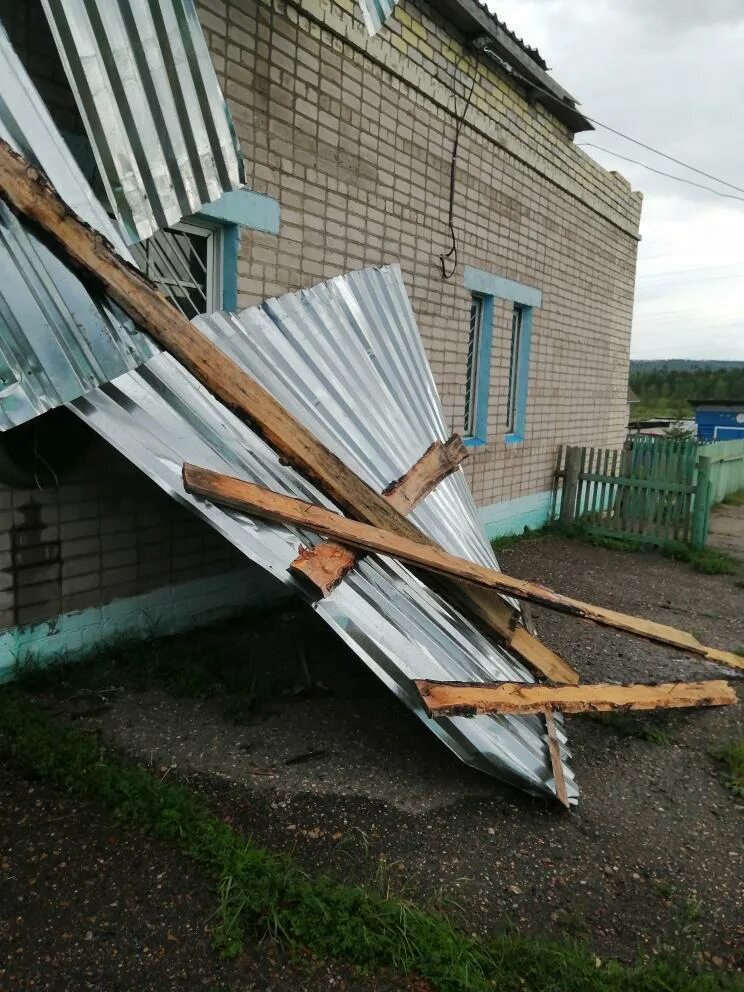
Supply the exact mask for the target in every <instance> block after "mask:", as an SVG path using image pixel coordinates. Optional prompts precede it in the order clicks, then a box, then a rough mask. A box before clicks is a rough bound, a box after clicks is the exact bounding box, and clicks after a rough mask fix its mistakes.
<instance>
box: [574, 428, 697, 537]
mask: <svg viewBox="0 0 744 992" xmlns="http://www.w3.org/2000/svg"><path fill="white" fill-rule="evenodd" d="M699 450H700V449H699V446H698V444H697V442H696V441H695V440H679V441H678V440H670V439H666V438H652V437H644V436H641V437H637V438H633V440H632V441H631V442H630V443H629V444H628V445H626V447H625V448H623V450H622V451H615V450H612V449H610V448H594V447H566V448H564V449H562V451H561V454H560V458H559V463H558V467H557V472H556V479H562V480H563V488H562V494H561V505H560V520H561V522H562V523H564V524H569V525H575V524H579V525H581V526H582V527H584V528H585V529H586V530H588V531H589V532H590V533H593V534H599V535H603V536H608V537H622V538H625V539H631V540H633V541H638V542H643V543H649V544H667V543H669V542H673V541H682V542H685V543H691V544H693V545H695V546H697V547H703V546H704V544H705V538H706V535H707V513H708V507H709V500H708V498H707V495H706V499H704V500H702V501H696V499H695V497H696V493H697V492H698V486H699V485H700V486H701V487H703V490H704V491H705V493H706V494H707V493H708V488H709V486H708V478H707V476H706V474H705V472H703V473H702V476H701V474H700V472H699V471H698V465H697V462H698V452H699Z"/></svg>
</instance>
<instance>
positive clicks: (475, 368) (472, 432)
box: [464, 293, 493, 447]
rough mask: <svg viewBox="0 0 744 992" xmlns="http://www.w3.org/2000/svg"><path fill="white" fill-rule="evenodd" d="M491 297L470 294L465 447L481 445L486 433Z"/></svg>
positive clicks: (484, 441)
mask: <svg viewBox="0 0 744 992" xmlns="http://www.w3.org/2000/svg"><path fill="white" fill-rule="evenodd" d="M492 334H493V297H492V296H483V295H481V294H479V293H473V295H472V297H471V299H470V332H469V337H468V357H467V370H466V378H465V417H464V421H465V444H468V445H470V446H471V447H474V446H477V445H480V444H485V443H486V435H487V433H488V387H489V382H490V378H491V336H492Z"/></svg>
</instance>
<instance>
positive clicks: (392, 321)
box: [72, 266, 578, 799]
mask: <svg viewBox="0 0 744 992" xmlns="http://www.w3.org/2000/svg"><path fill="white" fill-rule="evenodd" d="M195 323H196V324H197V325H198V326H199V327H200V328H201V329H202V331H204V332H205V333H207V334H208V335H209V336H210V337H211V338H212V339H213V340H214V341H215V342H216V343H217V344H218V345H219V346H220V347H221V348H222V349H223V350H224V351H225V352H226V353H227V354H229V355H230V356H231V357H233V358H234V359H235V360H236V361H237V362H238V363H239V364H240V365H242V366H243V367H244V368H245V369H246V370H247V371H248V372H249V373H250V374H251V375H252V376H254V377H255V378H256V379H257V380H259V381H260V382H261V383H262V384H263V385H264V386H265V387H266V388H267V389H269V391H270V392H272V393H273V394H274V395H275V396H276V397H277V398H278V399H279V400H280V401H281V402H282V403H283V404H285V405H286V406H287V407H288V408H289V409H291V410H292V412H294V413H295V414H296V415H297V416H298V417H299V418H300V419H301V420H302V421H303V422H304V423H305V424H306V425H307V426H308V427H309V428H310V429H311V430H312V431H313V432H314V433H316V435H318V436H319V438H320V439H321V440H322V441H323V442H324V443H325V444H327V445H328V447H330V448H331V449H332V450H333V451H334V452H335V453H336V454H338V455H339V456H340V457H341V458H342V459H343V460H344V461H345V462H346V463H347V464H348V465H350V466H351V467H352V468H354V470H355V471H357V472H358V473H359V474H360V475H361V476H362V477H363V478H364V479H365V480H366V481H367V482H369V483H370V484H371V485H373V486H375V487H376V488H378V489H382V488H383V487H384V486H385V485H387V483H388V482H390V481H392V480H393V479H396V478H398V477H399V476H400V475H402V474H403V473H404V472H405V471H406V470H407V469H408V468H409V467H410V465H411V464H412V463H413V462H414V461H415V460H416V459H417V458H418V457H419V456H420V455H421V454H422V453H423V451H424V450H425V448H427V447H428V446H429V444H430V443H431V441H432V440H434V439H435V438H440V439H442V440H443V439H445V438H446V437H447V435H448V431H447V429H446V425H445V423H444V418H443V414H442V409H441V404H440V402H439V398H438V396H437V392H436V388H435V386H434V382H433V379H432V376H431V372H430V370H429V367H428V363H427V362H426V358H425V355H424V352H423V348H422V345H421V341H420V338H419V336H418V330H417V328H416V324H415V321H414V318H413V314H412V312H411V309H410V304H409V303H408V299H407V296H406V293H405V288H404V286H403V282H402V279H401V276H400V271H399V269H398V268H397V266H394V267H387V268H384V269H371V270H365V271H363V272H357V273H352V274H350V275H347V276H342V277H338V278H336V279H333V280H330V281H329V282H328V283H324V284H322V285H320V286H317V287H315V288H313V289H311V290H306V291H301V292H300V293H296V294H288V295H286V296H284V297H282V298H281V299H277V300H270V301H268V302H266V303H264V304H263V305H262V306H261V307H254V308H251V309H250V310H246V311H244V312H243V313H241V314H240V316H239V317H237V316H235V315H233V314H215V315H212V316H211V317H209V318H204V317H201V318H197V319H196V321H195ZM72 409H73V410H75V412H76V413H78V415H79V416H81V417H82V418H83V419H85V420H86V421H87V422H88V423H89V424H90V425H91V426H92V427H94V428H95V429H96V430H97V431H98V432H99V433H100V434H102V435H103V436H104V437H105V438H106V439H107V440H108V441H110V442H111V443H112V444H113V445H115V446H116V447H117V448H118V449H119V451H121V452H122V453H123V454H125V455H126V456H127V457H128V458H129V459H130V460H131V461H132V462H134V464H136V465H137V466H139V467H140V468H141V469H142V470H143V471H144V472H146V473H147V474H148V475H149V476H150V477H151V478H152V479H153V480H154V481H155V482H157V484H158V485H160V486H161V487H162V488H163V489H164V490H165V491H166V492H168V493H169V494H170V495H171V496H173V497H174V498H175V499H176V500H178V501H179V502H181V503H183V504H185V505H187V506H189V507H191V508H192V509H193V510H195V511H196V512H197V513H198V514H199V515H200V516H202V517H203V518H204V519H205V520H206V521H207V522H208V523H209V524H210V525H211V526H213V527H215V528H216V529H217V530H218V531H219V532H220V533H222V534H223V535H224V536H225V537H226V538H227V539H228V540H229V541H231V543H232V544H233V545H234V546H235V547H236V548H238V549H239V550H240V551H242V552H243V553H244V554H246V555H247V556H248V557H249V558H250V559H251V560H253V561H255V562H257V563H258V564H260V565H262V566H263V567H264V568H266V569H267V570H268V571H269V572H271V573H272V574H273V575H275V576H276V577H277V578H278V579H279V580H280V581H282V582H283V583H285V584H287V585H289V586H292V587H293V588H295V589H297V591H298V592H300V594H302V595H305V596H306V595H307V593H306V591H305V590H304V589H303V588H302V587H301V586H299V585H298V584H297V583H296V581H295V580H294V579H293V578H292V577H291V576H290V574H289V573H288V572H287V568H288V566H289V565H290V563H291V562H292V561H293V559H294V558H295V557H296V555H297V550H298V547H299V545H300V544H304V545H308V546H309V545H313V544H314V543H316V542H317V540H318V538H317V536H316V535H313V534H310V533H305V532H302V531H301V530H299V529H295V528H289V527H283V526H279V525H277V524H270V523H266V522H264V521H260V520H258V519H254V518H251V517H247V516H245V515H244V514H240V513H236V512H234V511H231V510H229V509H225V508H220V507H217V506H214V505H212V504H210V503H209V502H207V501H205V500H202V499H199V498H198V497H193V496H190V495H189V494H187V493H185V492H184V490H183V485H182V481H181V466H182V463H183V462H184V461H189V462H193V463H195V464H198V465H204V466H206V467H208V468H212V469H215V470H216V471H221V472H226V473H229V474H232V475H236V476H239V477H240V478H243V479H247V480H249V481H251V482H255V483H257V484H259V485H262V486H265V487H268V488H270V489H273V490H275V491H277V492H281V493H285V494H287V495H291V496H297V497H300V498H302V499H306V500H310V501H311V502H317V503H319V504H321V505H324V506H327V507H331V508H333V507H332V504H331V503H330V502H329V501H328V499H326V498H325V497H324V496H322V495H321V494H320V493H319V492H318V491H317V490H316V489H315V488H314V487H313V486H312V485H311V484H310V483H309V482H307V481H306V480H304V479H303V478H302V477H301V476H299V475H298V474H297V473H296V472H294V471H293V470H292V469H291V468H289V467H287V466H283V465H281V464H280V463H279V459H278V457H277V456H276V454H275V453H274V452H273V451H272V450H271V449H270V448H268V447H267V446H266V445H265V444H264V442H263V441H261V440H260V439H259V438H258V437H257V436H256V435H255V434H254V433H253V432H252V431H251V430H250V429H249V428H248V427H246V426H245V425H244V424H243V423H242V422H240V421H239V420H238V419H237V418H236V417H234V416H233V415H232V414H231V413H230V412H229V411H228V410H227V409H226V408H225V407H224V406H222V404H220V403H219V402H218V401H217V400H215V399H214V397H212V396H211V395H210V394H209V393H208V392H207V391H206V390H205V389H204V388H203V387H201V386H200V385H199V384H198V383H197V382H196V381H195V380H194V379H193V378H192V376H191V375H190V374H189V373H187V372H186V371H185V370H184V369H183V368H182V367H181V366H180V365H179V364H178V363H177V362H175V361H174V360H173V359H172V358H171V357H170V356H168V355H159V356H158V357H156V358H154V359H152V360H151V361H149V362H148V363H147V365H145V366H144V367H143V368H141V369H140V370H138V371H136V372H131V373H129V374H127V375H125V376H122V377H121V378H119V379H117V380H116V381H115V382H112V383H110V384H109V385H107V386H103V387H102V388H100V389H97V390H95V391H93V392H91V393H88V394H87V395H86V396H85V397H83V398H81V399H80V400H77V401H76V402H75V403H74V404H72ZM412 516H413V518H414V519H415V520H416V522H417V523H418V524H419V525H420V526H421V527H422V528H423V529H424V530H425V531H427V532H428V533H429V534H431V535H432V536H433V537H436V539H437V540H438V541H440V542H441V543H442V544H443V545H444V546H445V547H446V548H447V549H448V550H450V551H453V552H455V553H458V554H462V555H465V556H466V557H468V558H471V559H472V560H475V561H480V562H482V563H483V564H487V565H491V566H493V565H495V559H494V557H493V553H492V551H491V548H490V547H489V545H488V542H487V541H486V539H485V537H484V535H483V533H482V530H481V528H480V524H479V522H478V518H477V513H476V510H475V507H474V505H473V501H472V497H471V495H470V492H469V489H468V486H467V483H466V482H465V479H464V476H463V474H462V472H461V471H459V472H457V473H455V474H454V475H452V476H450V477H449V478H447V479H445V480H444V482H442V483H441V484H440V486H438V487H437V489H436V491H435V492H434V493H432V494H431V495H430V496H429V497H427V499H426V500H425V501H424V502H423V503H422V504H421V506H420V507H418V508H417V509H416V510H415V511H414V513H413V515H412ZM313 606H314V608H315V609H316V611H317V612H318V614H319V615H320V616H321V617H322V618H323V619H324V620H325V621H326V622H327V623H328V624H329V625H330V626H331V627H332V628H333V629H334V630H335V631H336V632H337V633H338V634H339V636H340V637H342V639H343V640H344V641H345V642H346V643H347V644H348V645H349V646H350V647H351V648H352V649H353V650H354V651H355V652H356V654H357V655H358V656H359V657H360V658H361V659H362V660H363V661H364V662H365V663H366V664H367V665H368V666H369V667H370V668H371V669H372V670H373V671H374V672H375V673H376V674H377V675H378V676H379V677H380V678H381V679H382V681H383V682H384V683H385V684H386V685H387V686H388V687H389V688H390V689H391V690H392V691H393V692H395V693H396V695H397V696H398V697H399V698H400V699H401V700H403V701H404V702H405V703H406V705H407V706H409V707H410V708H411V709H412V710H413V711H414V712H415V713H416V714H417V715H418V716H420V717H421V719H422V720H423V721H424V722H425V724H426V726H427V727H428V728H429V729H431V730H432V731H433V732H434V733H435V734H436V735H437V736H438V737H439V738H440V739H441V740H442V741H443V742H444V743H445V744H447V746H448V747H450V748H451V749H452V750H453V751H454V752H455V753H456V754H457V755H458V756H459V757H460V758H461V759H462V760H464V761H466V762H467V763H468V764H470V765H472V766H474V767H476V768H478V769H480V770H482V771H485V772H488V773H490V774H494V775H497V776H499V777H500V778H502V779H505V780H507V781H509V782H512V783H514V784H517V785H520V786H521V787H522V788H526V789H528V790H529V791H531V792H534V793H537V794H554V791H555V789H554V782H553V774H552V769H551V764H550V758H549V753H548V748H547V744H546V737H545V725H544V722H543V720H542V718H540V717H512V716H480V717H476V718H474V719H465V718H452V719H441V720H436V721H433V720H429V719H428V717H427V716H426V715H425V713H424V711H423V707H422V705H421V701H420V698H419V695H418V693H417V691H416V690H415V688H414V687H413V686H412V684H411V680H412V679H413V678H432V679H456V680H473V681H485V680H491V679H516V680H523V681H528V682H532V681H534V679H533V677H532V675H531V673H530V672H529V671H528V669H527V668H526V667H525V666H524V665H523V664H522V663H521V662H519V661H518V660H517V659H515V658H513V657H512V656H511V655H510V654H509V653H508V652H507V651H505V650H502V649H499V648H497V647H495V646H494V645H493V644H491V643H490V642H489V641H488V640H486V638H484V637H483V636H482V635H481V634H480V633H479V632H478V631H477V630H476V629H475V628H474V627H473V625H472V624H471V623H470V622H469V621H467V620H466V619H465V618H464V617H463V616H462V615H461V614H460V613H459V612H458V611H457V610H455V609H454V608H453V607H452V606H450V605H449V604H448V603H447V602H446V601H445V600H443V599H442V598H441V597H440V596H439V595H437V594H436V593H434V592H432V591H431V590H429V589H428V588H427V587H426V586H424V585H423V584H422V583H421V582H420V581H419V580H418V579H417V578H416V577H415V576H414V575H413V574H412V573H411V572H410V571H409V570H408V569H407V568H405V567H404V566H403V565H401V564H400V563H399V562H397V561H395V560H394V559H389V558H387V557H384V556H368V557H366V558H365V559H363V560H362V561H361V562H360V564H359V566H358V567H357V568H356V569H355V570H354V571H353V572H352V573H350V575H349V576H347V578H346V579H345V580H344V581H343V582H342V583H341V584H340V585H339V586H338V587H337V588H336V589H335V590H334V591H333V592H332V593H331V595H330V596H328V597H327V598H326V599H324V600H321V601H319V602H316V603H313ZM559 742H560V746H561V749H562V754H563V757H564V774H565V776H566V782H567V786H568V792H569V796H570V797H572V798H573V799H575V798H576V797H577V795H578V791H577V789H576V785H575V781H574V776H573V773H572V772H571V770H570V769H569V768H568V766H567V765H566V763H565V759H566V758H567V755H568V752H567V751H566V749H565V737H564V735H563V732H562V729H559Z"/></svg>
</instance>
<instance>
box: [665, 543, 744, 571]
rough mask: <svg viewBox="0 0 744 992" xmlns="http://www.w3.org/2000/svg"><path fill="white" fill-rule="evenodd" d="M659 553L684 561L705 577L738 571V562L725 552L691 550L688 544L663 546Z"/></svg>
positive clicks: (702, 549)
mask: <svg viewBox="0 0 744 992" xmlns="http://www.w3.org/2000/svg"><path fill="white" fill-rule="evenodd" d="M659 551H661V553H662V554H663V555H665V556H666V557H667V558H673V559H674V560H675V561H685V562H687V563H688V564H689V565H692V567H693V568H694V569H695V571H696V572H703V573H704V574H705V575H732V574H733V573H734V572H738V571H739V562H738V561H737V560H736V558H732V557H731V555H728V554H726V552H725V551H714V550H713V549H712V548H691V547H690V546H689V544H677V543H675V544H663V545H662V546H661V547H660V548H659Z"/></svg>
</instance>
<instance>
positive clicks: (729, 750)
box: [717, 737, 744, 799]
mask: <svg viewBox="0 0 744 992" xmlns="http://www.w3.org/2000/svg"><path fill="white" fill-rule="evenodd" d="M717 757H718V759H719V760H720V761H722V762H723V764H724V767H725V770H726V784H727V785H728V787H729V789H731V792H732V793H733V794H734V795H735V796H737V797H738V798H740V799H741V798H744V737H742V738H741V740H738V741H733V742H732V743H731V744H727V745H726V747H724V748H722V749H721V750H720V751H719V752H718V755H717Z"/></svg>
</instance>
